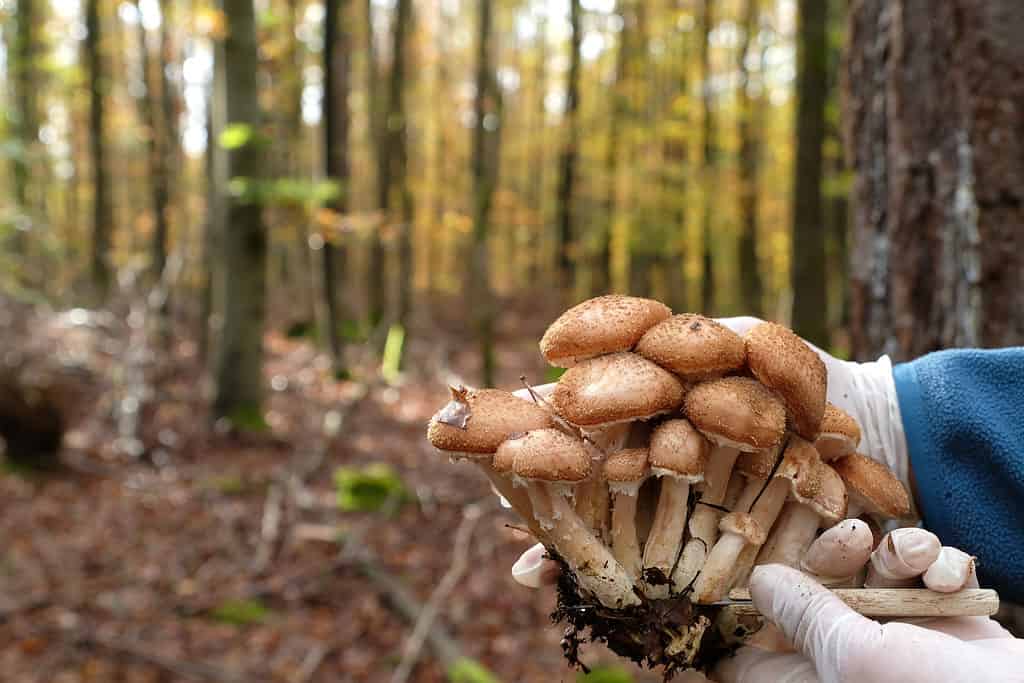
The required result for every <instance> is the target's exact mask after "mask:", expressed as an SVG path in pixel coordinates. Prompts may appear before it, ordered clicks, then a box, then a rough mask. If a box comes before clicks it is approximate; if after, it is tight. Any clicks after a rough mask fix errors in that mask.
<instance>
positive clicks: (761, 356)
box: [745, 322, 828, 441]
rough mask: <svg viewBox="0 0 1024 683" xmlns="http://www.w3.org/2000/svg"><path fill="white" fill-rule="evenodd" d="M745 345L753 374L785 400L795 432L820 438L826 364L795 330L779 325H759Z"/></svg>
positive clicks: (811, 439)
mask: <svg viewBox="0 0 1024 683" xmlns="http://www.w3.org/2000/svg"><path fill="white" fill-rule="evenodd" d="M745 342H746V346H747V365H749V366H750V371H751V372H752V373H753V374H754V377H757V379H759V380H760V381H761V383H762V384H764V385H765V386H766V387H768V388H769V389H771V390H772V391H774V392H775V393H776V394H778V395H779V398H781V399H782V402H783V403H784V404H785V405H786V410H787V411H788V413H789V417H790V419H791V420H792V423H793V431H795V432H796V433H797V434H799V435H800V436H802V437H804V438H805V439H809V440H810V441H814V440H815V439H817V437H818V430H819V428H820V426H821V418H822V416H823V415H824V413H825V390H826V385H827V382H828V376H827V373H826V370H825V363H824V362H823V361H822V360H821V358H819V357H818V354H816V353H815V352H814V351H813V350H812V349H811V347H809V346H808V345H807V344H805V343H804V340H803V339H801V338H800V337H798V336H797V335H796V334H794V333H793V331H792V330H790V329H789V328H786V327H783V326H782V325H778V324H776V323H769V322H765V323H761V324H760V325H757V326H756V327H754V328H753V329H751V330H750V331H749V332H747V335H746V338H745Z"/></svg>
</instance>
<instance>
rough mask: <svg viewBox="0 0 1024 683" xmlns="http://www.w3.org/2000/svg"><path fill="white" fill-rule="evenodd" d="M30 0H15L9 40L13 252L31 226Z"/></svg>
mask: <svg viewBox="0 0 1024 683" xmlns="http://www.w3.org/2000/svg"><path fill="white" fill-rule="evenodd" d="M36 14H37V13H36V11H35V5H34V4H33V1H32V0H18V9H17V14H16V15H15V20H16V22H17V26H16V29H15V34H14V37H13V40H12V41H11V54H10V56H9V57H8V59H9V60H10V64H9V67H8V69H9V71H10V72H12V73H11V81H12V83H11V85H12V86H13V90H14V106H15V112H14V113H15V121H14V124H15V125H14V134H15V136H16V139H17V140H18V143H19V144H20V150H19V152H18V153H17V154H15V155H14V158H13V164H12V166H13V168H12V176H13V183H14V201H15V202H16V203H17V208H18V211H19V213H20V217H19V225H18V226H17V232H16V233H15V235H14V240H13V242H14V251H15V253H18V254H22V255H24V254H25V253H26V251H27V247H28V242H29V240H28V239H27V238H26V234H25V233H26V232H27V231H28V230H31V229H32V227H33V226H32V214H33V212H32V207H31V206H30V201H29V191H28V189H29V180H30V176H31V159H32V157H33V156H34V153H35V149H36V147H37V145H36V140H38V139H39V111H38V109H39V104H38V102H37V99H36V90H37V88H38V84H37V83H35V79H36V68H35V67H36V63H35V62H36V37H35V29H36V22H37V21H38V17H37V16H36Z"/></svg>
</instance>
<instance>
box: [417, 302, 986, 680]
mask: <svg viewBox="0 0 1024 683" xmlns="http://www.w3.org/2000/svg"><path fill="white" fill-rule="evenodd" d="M540 351H541V354H542V355H543V356H544V358H545V359H546V360H547V361H548V362H549V363H551V364H552V365H554V366H558V367H562V368H567V369H566V371H565V373H564V374H562V376H561V378H560V379H559V380H558V383H557V384H556V385H555V386H554V387H547V388H546V389H547V391H533V390H532V388H529V385H528V388H529V394H530V398H529V399H527V398H520V397H519V396H517V395H513V394H511V393H509V392H507V391H502V390H499V389H468V388H465V387H458V388H453V389H452V390H451V399H450V400H449V402H448V403H447V405H445V406H444V407H443V408H442V409H441V410H439V411H438V412H437V414H435V415H434V417H433V418H432V419H431V421H430V425H429V427H428V430H427V437H428V439H429V441H430V443H431V444H432V445H433V446H434V447H435V448H437V449H438V450H439V451H440V452H441V453H443V454H445V455H447V456H448V458H449V459H450V460H453V461H468V462H470V463H472V464H474V465H475V466H476V467H477V468H478V469H479V471H480V472H481V473H482V474H483V475H484V476H485V477H486V478H487V479H488V480H489V481H490V483H491V485H492V487H493V488H494V489H495V490H496V491H497V492H498V493H500V494H501V495H502V496H503V497H504V498H505V499H506V500H507V501H508V503H509V505H510V506H511V508H512V509H513V511H514V512H515V513H516V514H518V515H519V516H520V517H521V518H522V520H523V523H525V526H526V527H527V528H528V530H529V532H530V533H531V534H532V535H533V536H534V537H535V538H536V539H537V540H538V541H539V542H541V543H543V544H544V546H545V548H546V549H547V553H548V556H549V557H550V558H552V559H553V560H555V561H556V562H557V563H559V564H560V566H561V572H560V574H559V580H558V589H557V600H558V603H557V605H556V608H555V610H554V612H553V613H552V620H553V621H555V622H556V623H561V624H563V625H564V626H565V627H566V628H565V636H564V638H563V641H562V646H563V650H564V652H565V656H566V658H567V659H568V660H569V661H570V662H572V663H574V664H579V665H580V666H583V665H582V663H581V662H580V660H579V653H580V647H581V645H583V644H585V643H587V642H591V641H595V642H601V643H603V644H605V645H607V646H608V647H609V648H610V649H611V650H612V651H614V652H616V653H618V654H619V655H621V656H623V657H626V658H628V659H631V660H633V661H634V662H637V663H640V664H642V665H646V666H649V667H663V668H664V675H665V678H666V679H668V678H671V677H672V675H673V674H674V673H675V672H677V671H683V670H685V669H689V668H696V669H700V670H703V671H708V670H709V669H711V668H712V667H713V666H714V665H715V664H716V662H717V661H718V660H719V659H721V658H722V657H723V656H725V655H726V654H728V653H730V652H731V651H732V650H734V649H735V648H736V647H737V645H738V644H739V643H738V640H739V639H740V635H739V631H740V630H743V631H744V633H748V632H749V629H748V628H747V626H748V625H747V624H745V623H744V624H741V626H743V628H742V629H740V628H738V626H737V625H735V624H734V626H737V628H732V627H729V623H730V622H729V619H730V615H731V614H734V613H733V612H729V611H723V606H722V604H721V602H720V601H721V600H723V599H727V598H728V595H729V591H730V590H731V589H732V588H735V587H738V586H742V585H744V582H745V580H746V577H747V576H748V575H749V572H750V570H751V568H752V567H753V566H754V565H755V563H756V564H760V563H763V562H782V563H785V564H788V565H790V566H793V567H797V568H800V569H802V570H803V571H808V572H810V573H813V574H815V575H817V576H818V577H819V578H821V579H822V580H826V581H829V582H832V583H841V582H846V583H849V582H851V581H852V582H857V583H856V585H862V582H863V580H864V579H863V575H862V574H861V573H860V572H861V570H860V568H859V567H860V566H861V565H863V563H864V562H863V561H864V560H866V558H867V557H868V555H869V554H871V550H872V548H873V547H874V544H875V543H876V542H877V541H876V540H875V539H874V536H873V534H872V532H871V525H872V524H874V523H875V521H878V520H881V519H887V518H894V517H895V518H905V517H908V516H909V515H910V514H911V509H910V501H909V497H908V496H907V493H906V490H905V489H904V488H903V486H902V485H901V483H900V481H899V480H898V479H897V478H896V477H895V476H894V475H893V474H892V473H891V472H890V471H889V470H888V469H887V468H886V467H885V466H884V465H881V464H879V463H877V462H875V461H872V460H870V459H868V458H867V457H865V456H862V455H859V454H858V453H857V447H858V445H859V443H860V438H861V428H860V425H858V424H857V422H856V420H854V419H853V417H851V416H850V415H848V414H846V413H845V412H843V411H842V410H841V409H840V408H838V407H836V406H834V405H832V404H829V403H827V402H826V399H825V397H826V392H827V373H826V370H825V366H824V363H823V362H822V360H821V359H820V358H819V357H818V355H817V353H816V352H815V351H814V350H813V349H812V348H811V347H810V346H808V345H807V344H806V343H805V342H804V341H803V340H802V339H800V338H799V337H798V336H797V335H795V334H794V333H793V332H791V331H790V330H788V329H787V328H785V327H783V326H781V325H777V324H775V323H762V324H759V325H757V326H756V327H754V328H753V329H751V330H750V331H749V332H748V333H747V334H746V335H744V336H742V337H741V336H739V335H737V334H736V333H734V332H733V331H732V330H730V329H728V328H727V327H725V326H723V325H722V324H721V323H719V322H717V321H715V320H712V319H710V318H706V317H704V316H701V315H698V314H694V313H683V314H678V315H673V314H672V311H671V310H670V309H669V308H668V306H665V305H664V304H662V303H660V302H658V301H654V300H651V299H642V298H638V297H630V296H620V295H609V296H601V297H597V298H595V299H590V300H588V301H584V302H583V303H580V304H578V305H576V306H574V307H572V308H570V309H569V310H567V311H566V312H565V313H563V314H562V315H561V316H559V317H558V319H557V320H555V321H554V322H553V323H552V324H551V326H550V327H549V328H548V329H547V331H546V332H545V333H544V336H543V339H541V341H540ZM542 396H546V397H547V398H542ZM848 504H849V506H850V507H851V508H852V509H853V512H852V514H854V515H855V514H859V513H864V514H865V515H867V516H869V517H870V519H867V520H845V521H843V518H844V517H845V516H846V514H847V505H848ZM940 550H941V552H942V553H944V554H943V558H944V562H943V564H942V565H941V566H939V567H937V568H936V569H935V571H934V572H933V576H932V577H931V580H932V583H933V584H935V585H937V586H940V587H941V589H943V590H956V589H957V588H958V587H959V586H960V585H961V584H962V580H961V579H962V577H963V576H964V575H965V574H966V573H967V572H965V569H964V568H965V567H966V568H968V569H969V568H970V564H971V563H972V562H973V559H972V558H971V557H970V556H966V555H962V554H960V555H957V554H956V553H955V552H953V551H952V550H951V549H949V550H946V549H941V546H940V544H939V542H938V539H934V542H929V544H928V545H927V547H922V548H921V549H920V552H922V553H931V554H932V555H935V556H936V557H938V556H939V554H940ZM876 554H877V553H876ZM884 559H885V558H880V557H875V555H872V559H871V563H872V569H871V571H870V572H868V574H867V579H866V580H867V581H868V583H869V585H871V583H872V582H875V585H901V581H903V578H902V575H903V573H905V572H903V568H902V567H900V566H895V565H893V563H892V562H889V563H888V564H886V563H885V562H883V560H884ZM901 572H902V573H901ZM958 582H959V583H958Z"/></svg>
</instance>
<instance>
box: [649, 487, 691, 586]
mask: <svg viewBox="0 0 1024 683" xmlns="http://www.w3.org/2000/svg"><path fill="white" fill-rule="evenodd" d="M659 474H661V492H660V494H659V495H658V508H657V510H655V513H654V523H653V524H652V525H651V533H650V536H648V537H647V544H646V545H645V546H644V578H645V583H644V592H645V593H646V594H647V595H648V597H651V598H665V597H668V589H669V577H671V575H672V568H673V567H674V566H675V563H676V558H677V557H678V556H679V547H680V546H681V545H682V542H683V533H684V532H685V531H686V516H687V504H688V503H689V499H690V483H689V482H688V481H687V480H685V479H682V478H680V477H677V476H674V473H672V472H660V473H659Z"/></svg>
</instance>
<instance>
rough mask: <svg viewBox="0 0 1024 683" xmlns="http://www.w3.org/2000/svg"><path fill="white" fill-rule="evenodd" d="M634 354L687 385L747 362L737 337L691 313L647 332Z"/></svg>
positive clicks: (724, 327)
mask: <svg viewBox="0 0 1024 683" xmlns="http://www.w3.org/2000/svg"><path fill="white" fill-rule="evenodd" d="M636 352H637V353H639V354H640V355H641V356H643V357H644V358H647V359H648V360H652V361H654V362H655V363H657V364H658V365H660V366H661V367H663V368H665V369H666V370H671V371H672V372H674V373H676V374H677V375H679V376H680V377H682V378H683V379H685V380H687V381H691V382H696V381H700V380H704V379H710V378H712V377H719V376H721V375H724V374H726V373H728V372H732V371H734V370H739V369H740V368H742V367H743V364H744V363H745V362H746V358H747V352H746V348H745V347H744V344H743V339H742V338H741V337H740V336H739V335H738V334H736V333H735V332H733V331H732V330H730V329H729V328H728V327H726V326H724V325H722V324H721V323H719V322H717V321H715V320H712V319H711V318H705V317H704V316H702V315H696V314H694V313H684V314H682V315H674V316H672V317H671V318H669V319H667V320H663V321H662V322H660V323H658V324H657V325H655V326H654V327H652V328H651V329H649V330H647V333H646V334H644V336H643V337H642V338H641V339H640V341H639V342H637V345H636Z"/></svg>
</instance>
